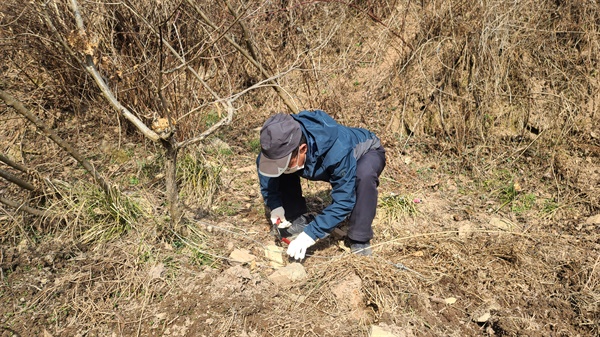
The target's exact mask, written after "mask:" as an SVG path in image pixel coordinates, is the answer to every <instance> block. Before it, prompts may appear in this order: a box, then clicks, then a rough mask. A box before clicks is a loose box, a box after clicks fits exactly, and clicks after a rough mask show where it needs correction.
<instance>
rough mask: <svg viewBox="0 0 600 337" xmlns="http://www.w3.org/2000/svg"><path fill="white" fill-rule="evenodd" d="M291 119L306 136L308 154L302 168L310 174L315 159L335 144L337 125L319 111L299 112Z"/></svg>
mask: <svg viewBox="0 0 600 337" xmlns="http://www.w3.org/2000/svg"><path fill="white" fill-rule="evenodd" d="M292 117H293V118H294V119H295V120H296V121H298V122H299V123H300V125H301V126H302V131H303V132H304V135H305V136H306V145H307V146H308V153H307V156H306V162H305V164H304V166H305V167H306V168H307V169H309V170H310V171H311V172H312V170H313V168H314V166H315V161H316V160H317V158H318V157H320V156H322V155H324V154H325V153H327V151H329V149H330V148H331V147H332V146H333V144H334V143H335V142H336V140H337V138H338V127H339V124H338V123H337V122H336V121H335V120H334V119H333V118H331V117H330V116H329V115H327V114H326V113H325V112H323V111H321V110H314V111H301V112H300V113H298V114H296V115H292Z"/></svg>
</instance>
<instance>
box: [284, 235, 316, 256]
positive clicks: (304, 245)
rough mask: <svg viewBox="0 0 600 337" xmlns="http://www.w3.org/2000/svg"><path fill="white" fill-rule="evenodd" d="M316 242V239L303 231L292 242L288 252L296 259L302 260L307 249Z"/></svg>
mask: <svg viewBox="0 0 600 337" xmlns="http://www.w3.org/2000/svg"><path fill="white" fill-rule="evenodd" d="M314 244H315V240H313V239H312V238H311V237H310V236H308V234H306V233H304V232H302V233H300V235H298V237H297V238H296V239H295V240H294V241H292V242H290V245H289V246H288V249H287V252H286V253H287V255H289V256H291V257H293V258H294V259H296V260H302V259H303V258H304V255H305V254H306V249H308V247H310V246H312V245H314Z"/></svg>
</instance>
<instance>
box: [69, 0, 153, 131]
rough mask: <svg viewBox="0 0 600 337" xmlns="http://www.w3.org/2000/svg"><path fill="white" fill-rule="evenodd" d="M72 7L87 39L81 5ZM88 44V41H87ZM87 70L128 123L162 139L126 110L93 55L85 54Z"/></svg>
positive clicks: (81, 35)
mask: <svg viewBox="0 0 600 337" xmlns="http://www.w3.org/2000/svg"><path fill="white" fill-rule="evenodd" d="M71 7H72V10H73V14H74V15H75V21H76V23H77V29H79V34H80V37H82V38H85V37H87V33H86V31H85V27H84V26H83V19H82V18H81V13H80V12H79V5H78V4H77V0H71ZM86 42H88V41H86ZM83 65H84V67H85V70H86V71H87V72H88V73H89V74H90V75H92V77H93V78H94V81H96V84H97V85H98V87H99V88H100V91H102V94H103V95H104V97H105V98H106V99H107V100H108V102H109V103H110V104H111V105H112V107H113V108H114V109H115V110H117V111H118V112H119V113H121V114H122V115H123V117H125V119H127V120H128V121H130V122H131V123H132V124H133V125H135V127H136V128H137V129H138V130H139V131H140V132H141V133H142V134H144V136H146V137H147V138H149V139H151V140H153V141H158V140H159V139H161V137H160V136H159V135H158V134H157V133H156V132H154V131H152V129H150V128H148V127H147V126H146V124H144V123H143V122H142V121H141V120H140V119H139V118H137V117H136V116H135V115H134V114H132V113H131V112H130V111H129V110H127V108H125V107H124V106H123V105H122V104H121V103H120V102H119V101H118V100H117V98H116V97H115V95H114V94H113V93H112V91H111V90H110V88H109V87H108V85H107V84H106V82H104V79H103V78H102V76H101V75H100V73H99V72H98V69H96V65H94V59H93V58H92V55H90V54H88V53H85V62H83Z"/></svg>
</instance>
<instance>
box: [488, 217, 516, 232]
mask: <svg viewBox="0 0 600 337" xmlns="http://www.w3.org/2000/svg"><path fill="white" fill-rule="evenodd" d="M490 225H492V226H494V227H496V228H498V229H501V230H505V231H509V232H510V231H513V230H514V229H515V227H516V226H515V225H514V224H513V223H512V222H510V221H508V220H505V219H500V218H491V219H490Z"/></svg>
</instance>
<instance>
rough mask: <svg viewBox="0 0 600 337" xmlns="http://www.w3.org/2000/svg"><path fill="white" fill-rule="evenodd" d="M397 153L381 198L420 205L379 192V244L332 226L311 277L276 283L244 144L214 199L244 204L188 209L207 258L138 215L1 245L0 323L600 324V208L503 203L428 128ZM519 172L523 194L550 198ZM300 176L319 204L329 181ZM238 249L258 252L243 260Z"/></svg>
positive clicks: (24, 327)
mask: <svg viewBox="0 0 600 337" xmlns="http://www.w3.org/2000/svg"><path fill="white" fill-rule="evenodd" d="M387 155H388V166H387V168H386V170H385V171H384V174H383V176H382V179H381V186H380V200H393V198H394V195H396V196H397V195H402V196H405V197H407V198H409V201H410V202H411V203H412V205H409V207H410V209H413V210H414V213H410V212H407V213H405V214H399V215H398V214H396V215H394V213H393V211H392V210H390V209H389V208H386V207H385V206H384V205H383V203H382V205H381V206H380V208H379V211H378V216H377V219H376V221H375V225H374V228H375V238H374V241H373V246H374V256H373V257H372V258H363V257H356V256H353V255H351V254H349V253H347V252H346V251H345V250H344V249H343V247H342V246H340V244H339V240H338V238H339V237H334V235H332V236H331V237H329V238H328V239H325V240H323V241H322V242H319V243H318V244H317V245H316V246H315V247H314V248H311V249H310V250H309V255H310V256H309V257H308V258H307V259H306V260H305V261H303V262H302V267H303V269H304V270H305V272H306V276H305V277H304V278H299V279H298V280H296V281H294V282H290V283H285V282H284V283H281V282H273V281H272V279H271V278H269V276H270V275H272V274H273V273H274V272H275V271H276V269H275V268H274V267H273V266H272V265H271V263H270V260H269V259H267V258H266V256H265V249H272V248H269V245H273V244H274V243H275V242H274V239H273V238H272V237H271V236H270V234H269V232H268V226H266V223H265V220H264V213H263V211H262V200H261V198H260V196H259V191H258V186H257V183H256V178H255V174H256V173H255V171H254V159H253V158H252V157H251V156H250V155H247V156H239V157H238V158H237V159H236V160H233V161H232V162H231V163H229V164H228V165H227V177H228V178H227V179H226V180H225V181H224V186H223V187H224V188H223V193H221V195H222V196H223V197H222V199H220V200H218V201H217V202H216V203H217V204H222V203H225V200H223V198H226V199H227V200H226V201H227V204H228V205H236V206H235V207H237V211H236V214H234V215H230V216H221V217H218V218H216V217H212V218H211V217H201V216H198V215H194V214H193V212H190V213H189V214H188V215H189V218H190V219H192V220H190V224H189V226H190V228H195V229H196V230H198V231H201V232H202V233H203V234H202V235H204V236H205V240H204V243H205V250H206V251H208V252H210V254H211V255H210V256H209V255H202V256H200V257H199V255H198V254H197V253H196V254H194V253H193V252H192V251H190V249H189V248H188V246H186V245H182V244H177V241H175V242H169V243H167V242H164V241H160V240H153V235H152V234H150V233H148V232H147V231H148V230H149V228H148V226H147V225H143V224H139V225H136V226H134V230H132V231H130V232H129V234H127V235H126V236H125V237H123V238H121V239H119V240H114V241H111V242H108V243H104V244H99V245H92V246H83V245H81V244H75V243H72V242H71V243H69V242H62V241H61V240H58V239H52V238H48V237H45V238H39V241H37V242H31V241H29V240H23V241H22V242H21V243H20V244H19V245H18V246H16V247H8V246H4V247H2V259H1V262H2V275H1V277H2V286H1V288H0V291H1V292H0V294H1V300H2V304H3V305H2V306H1V307H0V311H1V312H2V317H3V318H2V322H3V325H2V329H3V333H2V335H3V336H367V335H369V334H370V333H371V330H373V329H374V330H373V335H376V333H379V332H378V331H385V332H386V333H389V336H392V335H393V336H532V337H533V336H594V335H597V333H598V319H599V316H598V315H599V310H598V300H599V297H598V296H599V293H600V292H599V290H600V289H599V283H600V278H599V276H598V273H599V271H598V268H597V265H598V261H599V260H598V259H599V258H598V256H599V255H598V252H599V249H600V242H599V241H598V240H599V238H598V226H599V223H598V217H597V216H596V217H595V218H593V217H591V215H590V214H584V213H583V211H582V210H581V209H580V208H578V207H577V205H572V206H570V207H565V208H564V209H562V210H559V211H557V212H555V213H553V214H551V216H545V217H544V216H543V213H542V212H540V211H539V209H540V208H539V207H532V208H531V209H530V210H528V211H526V212H522V213H520V214H519V215H518V216H517V215H515V213H514V212H510V211H506V210H505V209H500V210H497V209H498V208H499V207H500V203H499V202H498V200H494V198H492V197H491V196H492V195H493V194H490V193H488V192H485V191H484V190H481V189H478V188H477V186H480V181H477V180H476V179H477V177H475V176H474V175H472V176H468V175H466V174H464V173H461V172H450V171H448V170H447V169H445V167H449V164H450V163H449V162H447V159H441V158H434V157H433V156H432V155H430V154H428V153H427V145H426V144H425V142H423V143H422V144H421V145H418V144H417V145H414V146H407V147H406V148H403V147H398V146H388V154H387ZM445 160H446V162H445ZM596 170H597V169H596ZM492 174H493V172H491V171H490V172H488V173H487V175H486V176H487V177H490V176H491V175H492ZM524 174H525V176H524V177H523V180H522V181H523V182H522V185H523V186H522V188H523V191H522V192H521V193H525V192H526V191H531V193H535V194H536V195H539V197H538V199H537V200H538V201H539V200H541V199H542V197H543V193H544V192H543V190H542V189H537V186H536V182H535V181H532V180H531V179H532V178H531V177H528V176H526V175H527V174H526V173H524ZM590 174H592V175H593V174H596V175H597V171H596V173H594V172H590ZM304 187H305V194H306V197H307V199H308V202H309V207H310V208H311V210H312V211H315V212H318V211H319V209H320V208H321V207H324V204H326V202H327V201H326V200H324V198H326V195H327V192H328V186H327V185H326V184H320V183H310V184H309V183H306V184H305V185H304ZM234 250H246V251H247V253H248V254H250V255H251V256H252V261H249V262H247V263H240V262H235V261H232V259H231V258H230V254H231V253H232V252H233V251H234ZM284 260H285V261H284V265H286V266H288V265H290V264H291V263H292V261H288V260H286V259H285V258H284ZM378 329H379V330H378Z"/></svg>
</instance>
